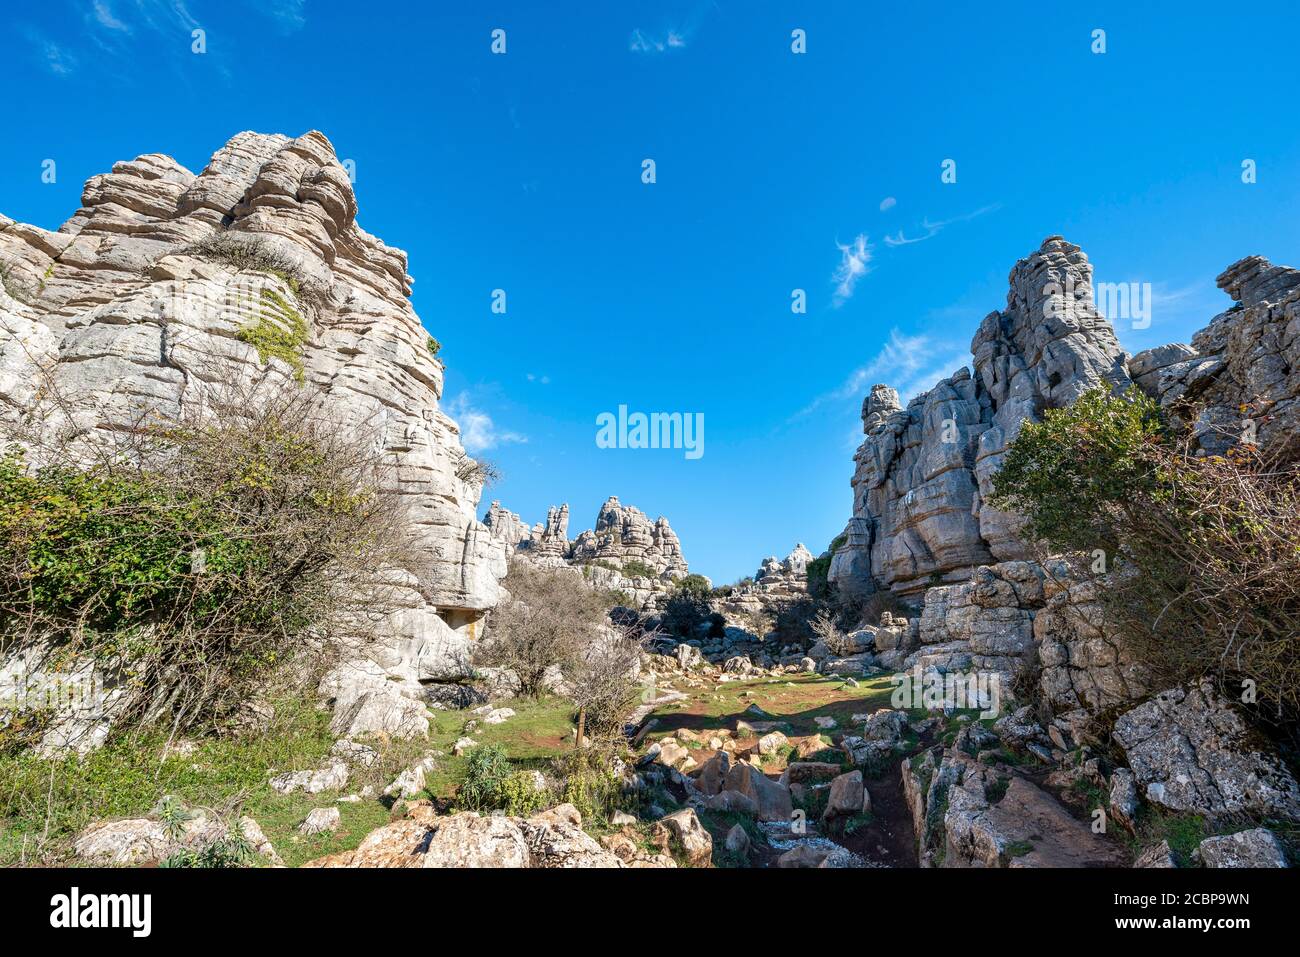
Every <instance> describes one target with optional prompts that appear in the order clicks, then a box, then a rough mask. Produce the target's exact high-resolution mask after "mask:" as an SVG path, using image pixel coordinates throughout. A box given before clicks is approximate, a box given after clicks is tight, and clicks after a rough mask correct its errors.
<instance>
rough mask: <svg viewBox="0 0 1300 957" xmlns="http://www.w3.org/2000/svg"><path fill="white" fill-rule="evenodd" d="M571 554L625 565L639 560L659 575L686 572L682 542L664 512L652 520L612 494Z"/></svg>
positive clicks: (582, 559) (580, 558)
mask: <svg viewBox="0 0 1300 957" xmlns="http://www.w3.org/2000/svg"><path fill="white" fill-rule="evenodd" d="M568 557H569V558H570V559H571V560H573V561H577V562H592V561H604V562H612V563H613V564H615V565H618V566H619V567H622V566H623V565H624V564H625V563H627V562H639V563H640V564H643V565H646V566H648V567H650V568H652V569H654V571H655V574H656V575H667V576H669V577H671V578H681V577H684V576H685V575H686V573H687V566H686V559H685V558H683V557H682V543H681V542H680V541H679V540H678V538H677V533H676V532H674V531H673V530H672V526H670V525H669V524H668V519H666V518H664V517H663V516H662V515H660V516H659V518H658V519H656V520H655V521H654V523H653V524H652V523H651V522H650V519H649V518H647V517H646V514H645V513H644V512H643V511H641V510H640V509H639V508H637V507H636V506H635V505H623V504H621V503H620V502H619V500H618V496H616V495H611V496H610V497H609V498H607V499H606V500H605V504H604V505H602V506H601V507H600V512H599V513H598V514H597V515H596V527H595V528H594V529H588V530H587V531H585V532H582V533H581V534H580V535H579V536H578V537H577V538H576V539H574V540H573V545H572V547H571V548H570V549H569V555H568Z"/></svg>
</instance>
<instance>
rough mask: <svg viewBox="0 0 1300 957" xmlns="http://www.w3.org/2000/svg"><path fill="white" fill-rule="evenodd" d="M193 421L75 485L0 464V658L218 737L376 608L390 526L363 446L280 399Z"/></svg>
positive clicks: (55, 475) (370, 455)
mask: <svg viewBox="0 0 1300 957" xmlns="http://www.w3.org/2000/svg"><path fill="white" fill-rule="evenodd" d="M209 413H210V414H205V415H203V417H202V418H199V417H198V414H197V413H196V414H195V416H194V417H182V418H180V419H176V420H163V419H161V418H155V419H154V420H152V421H151V422H149V423H148V424H144V425H142V426H140V427H139V428H137V429H136V430H134V431H133V432H132V433H130V434H129V436H128V438H127V439H126V441H127V442H128V443H129V444H128V445H126V446H124V447H119V448H116V449H113V450H111V451H108V452H105V453H104V454H103V455H102V457H101V458H100V460H99V461H97V462H92V463H91V464H89V465H87V466H86V467H84V468H74V467H72V466H69V465H66V464H59V460H58V459H57V458H55V459H53V463H54V464H46V465H40V466H36V467H34V466H32V465H31V464H30V463H29V462H28V460H27V456H26V455H25V454H24V453H23V452H22V451H21V450H20V449H19V448H18V447H16V446H13V447H9V448H8V449H7V450H6V451H5V453H4V454H3V457H0V645H3V646H13V645H15V644H17V645H19V646H21V645H24V644H28V643H31V642H33V641H35V642H40V643H42V645H41V646H42V647H48V648H50V649H51V651H50V653H51V654H52V655H54V656H56V657H57V659H59V661H71V660H75V659H89V660H92V661H96V662H99V663H100V664H101V665H104V666H107V667H108V668H109V669H110V670H112V671H115V672H117V673H118V675H119V677H120V678H123V679H124V680H125V684H124V685H123V687H125V688H127V689H128V690H129V692H130V700H129V703H128V704H127V706H126V707H125V711H124V713H123V715H122V719H123V720H127V721H129V720H140V721H150V720H166V721H167V722H168V723H174V724H175V726H176V727H178V728H186V727H189V726H191V725H193V724H194V723H196V722H198V721H200V720H203V721H205V722H208V723H212V724H218V723H220V721H221V720H222V719H223V718H225V717H226V716H228V715H229V714H230V713H232V712H233V711H234V710H236V709H239V708H241V707H243V706H244V705H245V704H246V703H247V701H248V700H249V699H250V698H251V697H252V696H253V695H254V694H255V692H256V689H257V687H258V685H259V683H260V682H261V681H262V680H263V679H264V677H265V675H266V673H267V672H268V671H269V670H270V669H272V668H273V667H274V666H276V665H277V664H279V663H281V662H282V661H283V660H285V658H286V657H287V656H289V655H291V653H292V652H293V651H294V650H295V649H296V648H297V647H299V643H300V642H301V640H302V639H304V638H306V637H308V636H310V635H312V634H315V633H317V632H319V631H323V630H327V631H335V632H339V633H345V634H348V633H357V632H358V631H360V630H363V629H364V628H365V627H366V626H367V624H368V623H367V621H366V618H365V615H368V614H374V615H382V614H384V612H385V609H386V607H388V606H389V605H390V604H391V596H388V595H387V590H386V588H385V587H384V586H382V585H381V584H380V583H379V582H377V581H376V576H375V571H376V569H377V568H381V567H383V566H385V565H387V564H394V563H399V562H400V559H401V558H402V547H403V545H404V535H403V524H402V522H401V518H400V517H401V510H400V503H399V502H398V500H397V498H396V496H395V495H394V494H393V493H390V492H388V491H386V490H385V485H384V483H383V476H384V474H385V469H384V467H383V465H382V463H380V462H377V461H376V458H375V455H374V452H373V446H372V444H371V441H370V438H369V437H368V436H363V435H360V434H358V432H357V431H356V430H346V429H342V428H340V426H339V425H338V423H336V422H334V421H332V420H330V419H328V418H327V417H325V416H323V415H322V414H321V412H320V410H319V408H318V407H317V405H316V400H314V399H312V398H310V397H306V396H301V395H297V394H293V395H286V394H285V393H283V392H274V393H272V394H269V395H268V394H264V393H261V392H258V393H257V394H251V395H250V394H244V395H238V396H235V397H234V399H233V401H232V402H231V403H230V404H227V403H226V401H225V400H224V399H220V398H214V402H213V404H212V405H211V406H209ZM37 455H38V458H46V456H44V455H42V454H41V453H40V452H39V451H38V453H37ZM359 609H360V610H359ZM52 664H58V661H55V662H52Z"/></svg>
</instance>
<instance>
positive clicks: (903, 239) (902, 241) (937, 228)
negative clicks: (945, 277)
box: [882, 203, 1002, 246]
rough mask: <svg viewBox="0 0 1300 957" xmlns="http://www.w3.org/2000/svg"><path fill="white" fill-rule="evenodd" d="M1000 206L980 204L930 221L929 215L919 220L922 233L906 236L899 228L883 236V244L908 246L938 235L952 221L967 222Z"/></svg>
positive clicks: (998, 204)
mask: <svg viewBox="0 0 1300 957" xmlns="http://www.w3.org/2000/svg"><path fill="white" fill-rule="evenodd" d="M1001 206H1002V204H1001V203H992V204H990V205H988V206H981V207H980V208H979V209H977V210H975V211H974V212H973V213H966V214H964V215H961V216H954V217H952V219H941V220H938V221H937V222H931V221H930V219H929V217H926V218H925V219H923V220H921V228H922V229H923V230H925V234H924V235H922V236H911V237H908V236H905V235H904V234H903V231H902V230H901V229H900V230H899V231H898V232H897V233H895V234H894V235H892V236H886V237H885V245H886V246H910V245H912V244H913V243H923V242H925V241H926V240H927V239H932V238H934V237H935V236H937V235H939V233H941V232H943V230H944V229H946V228H947V227H949V226H951V225H953V224H954V223H968V222H970V221H971V220H972V219H976V218H978V217H980V216H983V215H984V214H985V213H991V212H993V211H995V210H997V209H1000V208H1001ZM882 208H883V207H882Z"/></svg>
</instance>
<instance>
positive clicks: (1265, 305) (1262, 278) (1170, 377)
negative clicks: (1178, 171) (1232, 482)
mask: <svg viewBox="0 0 1300 957" xmlns="http://www.w3.org/2000/svg"><path fill="white" fill-rule="evenodd" d="M1218 285H1219V288H1220V289H1222V290H1223V291H1224V292H1226V293H1227V294H1228V295H1229V296H1231V297H1232V299H1233V300H1234V302H1233V305H1232V307H1231V308H1229V309H1228V310H1226V311H1225V312H1222V313H1220V314H1219V315H1217V316H1215V317H1214V318H1213V319H1212V320H1211V321H1210V324H1209V325H1208V326H1206V328H1204V329H1202V330H1201V331H1200V332H1198V333H1196V334H1195V335H1194V336H1193V337H1192V344H1191V345H1190V346H1187V345H1184V344H1182V343H1175V344H1173V345H1169V346H1161V347H1160V348H1157V349H1148V350H1146V351H1145V352H1139V353H1138V354H1137V355H1135V356H1133V358H1132V359H1130V360H1129V363H1128V366H1129V373H1130V375H1132V376H1133V380H1134V381H1135V382H1136V383H1137V384H1138V385H1139V386H1140V387H1141V388H1142V389H1143V390H1145V391H1146V392H1147V393H1148V394H1150V395H1152V396H1153V397H1155V398H1156V399H1158V400H1159V402H1160V404H1161V406H1162V407H1163V408H1164V409H1165V410H1166V411H1167V413H1168V414H1169V415H1170V416H1171V417H1172V418H1173V419H1174V420H1175V421H1179V422H1181V423H1182V424H1184V425H1187V426H1189V427H1190V430H1191V432H1192V435H1193V436H1194V437H1195V439H1196V441H1197V443H1198V444H1199V446H1200V448H1201V450H1202V451H1204V452H1206V453H1208V454H1220V453H1222V452H1224V451H1226V450H1227V449H1228V448H1230V447H1231V446H1233V445H1236V444H1238V443H1242V442H1245V443H1249V444H1252V445H1257V446H1259V447H1260V448H1261V449H1263V450H1264V451H1266V452H1274V451H1287V450H1290V451H1294V450H1295V448H1296V446H1297V444H1300V270H1297V269H1292V268H1290V267H1288V266H1274V265H1273V264H1272V263H1270V262H1269V261H1268V260H1267V259H1265V258H1264V257H1262V256H1247V257H1246V258H1245V259H1241V260H1238V261H1237V262H1235V263H1233V264H1232V265H1231V266H1229V267H1228V268H1227V269H1225V270H1224V271H1223V273H1222V274H1221V275H1220V276H1219V277H1218Z"/></svg>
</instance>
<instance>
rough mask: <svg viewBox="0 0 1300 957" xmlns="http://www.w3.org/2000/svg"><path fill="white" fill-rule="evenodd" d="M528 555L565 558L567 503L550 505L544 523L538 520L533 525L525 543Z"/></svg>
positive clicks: (566, 547) (567, 536)
mask: <svg viewBox="0 0 1300 957" xmlns="http://www.w3.org/2000/svg"><path fill="white" fill-rule="evenodd" d="M527 548H528V552H529V556H530V557H532V558H567V557H568V555H569V506H568V503H565V504H564V505H561V506H559V507H556V506H554V505H552V506H551V507H550V508H549V509H547V511H546V523H545V524H542V523H541V522H538V523H537V524H536V525H534V526H533V532H532V536H531V538H530V539H529V541H528V543H527Z"/></svg>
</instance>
